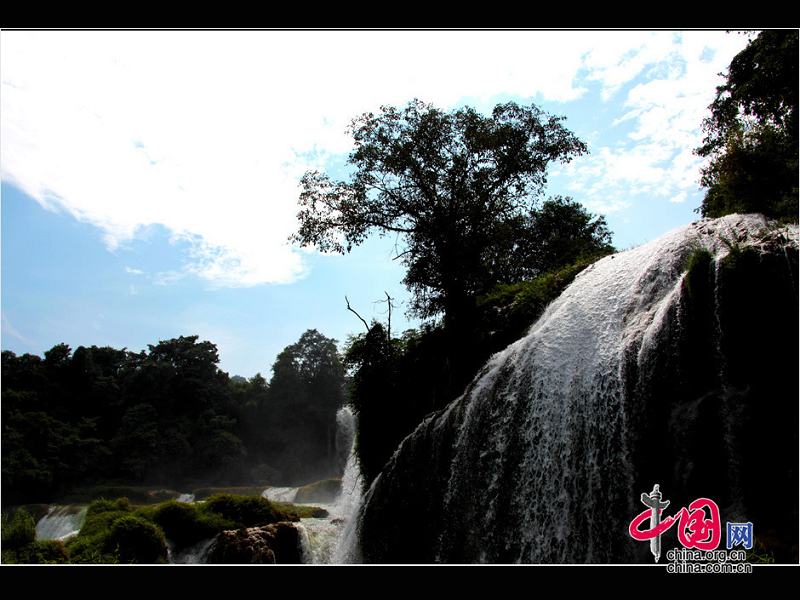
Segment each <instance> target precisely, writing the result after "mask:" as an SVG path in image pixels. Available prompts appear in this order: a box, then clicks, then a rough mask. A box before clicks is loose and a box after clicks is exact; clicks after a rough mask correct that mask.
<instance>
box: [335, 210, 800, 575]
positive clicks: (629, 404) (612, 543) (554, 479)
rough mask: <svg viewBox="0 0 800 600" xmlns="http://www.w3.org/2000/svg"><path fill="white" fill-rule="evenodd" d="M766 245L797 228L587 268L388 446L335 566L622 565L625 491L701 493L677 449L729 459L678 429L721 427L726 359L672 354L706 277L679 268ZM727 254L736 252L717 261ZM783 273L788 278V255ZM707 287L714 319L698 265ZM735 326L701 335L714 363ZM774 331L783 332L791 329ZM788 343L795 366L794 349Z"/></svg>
mask: <svg viewBox="0 0 800 600" xmlns="http://www.w3.org/2000/svg"><path fill="white" fill-rule="evenodd" d="M766 247H769V248H770V249H772V250H775V248H778V251H777V252H773V256H776V255H779V254H780V252H786V248H787V247H788V248H791V249H792V252H793V255H794V256H795V257H796V251H797V228H796V227H788V228H787V227H784V228H779V227H778V226H777V225H775V224H771V223H769V222H767V221H766V220H765V219H764V218H763V217H761V216H758V215H730V216H728V217H723V218H721V219H717V220H715V221H703V222H699V223H695V224H692V225H689V226H686V227H683V228H680V229H677V230H675V231H672V232H670V233H668V234H666V235H664V236H663V237H661V238H659V239H657V240H655V241H653V242H650V243H648V244H645V245H643V246H640V247H638V248H634V249H632V250H629V251H626V252H622V253H618V254H615V255H613V256H608V257H606V258H604V259H602V260H600V261H598V262H597V263H595V264H594V265H592V266H591V267H589V268H587V269H586V270H585V271H584V272H582V273H581V274H580V275H579V276H578V277H577V278H576V279H575V281H574V282H573V283H572V284H571V285H570V286H569V287H568V288H567V289H566V290H565V291H564V292H563V293H562V295H561V296H560V297H559V298H558V299H556V300H555V301H554V302H553V303H552V304H551V305H550V306H549V307H548V308H547V310H546V311H545V313H544V314H543V315H542V316H541V318H540V319H539V320H538V321H537V322H536V323H535V324H534V325H533V326H532V327H531V329H530V330H529V332H528V334H527V335H526V336H525V337H524V338H523V339H521V340H519V341H517V342H516V343H514V344H512V345H511V346H509V347H508V348H506V349H505V350H503V351H501V352H499V353H498V354H496V355H495V356H493V357H492V358H491V359H490V360H489V362H488V363H487V364H486V365H485V367H484V368H483V369H482V371H481V373H480V374H479V375H478V377H477V378H476V379H475V380H474V381H473V383H472V384H471V386H470V387H469V388H468V389H467V391H466V392H465V394H464V395H463V396H462V397H461V398H459V399H457V400H456V401H454V402H453V403H451V404H450V405H449V406H448V407H447V408H446V409H444V410H443V411H440V412H439V413H437V414H434V415H432V416H430V417H429V418H427V419H426V420H425V421H424V422H423V423H422V424H421V425H420V426H419V427H418V428H417V429H416V430H415V431H414V433H412V434H411V435H410V436H408V437H407V438H406V439H405V440H404V441H403V443H402V444H401V445H400V447H399V448H398V450H397V451H396V452H395V455H394V456H393V457H392V459H391V460H390V461H389V463H388V464H387V466H386V467H385V468H384V470H383V472H382V473H381V474H380V475H379V476H378V477H377V478H376V480H375V481H374V482H373V485H372V486H371V487H370V490H369V491H368V493H367V495H366V498H365V500H364V506H363V509H362V510H361V512H360V515H359V519H358V527H357V528H356V527H353V528H352V529H358V534H357V535H355V536H354V535H352V531H350V532H349V533H350V535H351V538H352V537H355V538H358V540H357V541H360V545H361V547H360V548H359V544H358V543H356V541H353V540H352V539H351V540H350V543H349V549H348V552H349V557H348V558H349V559H350V560H358V559H359V558H360V557H362V556H363V558H364V560H365V561H370V562H409V561H410V562H502V563H510V562H534V563H536V562H609V561H612V562H615V561H626V560H635V559H636V558H637V557H638V556H639V554H637V552H638V547H636V545H635V544H634V543H633V542H632V540H631V539H630V538H629V537H628V536H627V533H626V532H627V523H628V522H629V521H630V519H631V518H632V517H633V516H634V515H635V514H637V513H638V512H640V509H641V507H638V508H637V505H636V501H637V499H638V496H639V493H640V492H642V491H648V490H649V489H650V488H652V485H653V483H655V482H657V481H659V479H655V478H661V480H660V481H661V483H662V489H665V491H667V492H668V493H672V494H677V493H678V492H679V491H680V492H685V493H686V494H688V493H690V492H693V491H694V490H703V489H707V488H704V487H703V483H704V482H703V481H700V480H691V481H690V480H689V479H688V478H687V477H688V476H684V475H683V474H676V472H677V470H678V469H677V468H678V466H681V467H682V468H685V469H689V470H691V469H694V470H695V473H696V472H699V471H698V469H699V466H698V465H701V464H702V463H703V460H704V456H698V455H693V456H692V457H690V458H689V459H687V458H685V457H682V454H681V452H684V450H685V449H686V448H692V447H694V446H697V444H701V445H702V444H704V443H705V444H706V445H707V446H708V447H709V448H710V449H713V448H711V447H712V446H714V447H715V448H716V446H720V447H722V449H721V450H719V452H720V453H721V454H720V457H719V458H718V460H719V464H720V465H722V467H721V469H722V470H725V469H728V470H730V469H733V468H734V467H732V466H731V465H736V464H738V463H737V461H739V463H741V462H742V460H741V459H740V458H737V457H735V456H733V454H732V453H731V452H732V451H731V450H730V448H729V449H728V450H726V449H725V446H730V444H728V443H727V442H726V441H725V440H724V439H720V442H719V443H718V444H716V446H715V445H714V444H710V443H708V442H707V441H702V440H703V438H702V437H700V440H701V441H700V442H698V441H697V439H698V435H700V434H697V432H696V431H695V430H694V429H692V428H693V427H695V426H696V427H700V425H695V424H696V423H699V422H700V421H699V420H698V419H699V417H695V416H693V415H694V414H695V413H692V412H691V411H693V410H694V411H695V412H703V411H705V412H703V414H706V413H708V414H712V413H713V414H714V415H718V414H721V415H723V416H722V417H719V418H720V419H721V420H724V419H725V418H726V417H725V416H724V415H725V414H727V413H730V412H731V411H730V409H729V408H726V406H728V405H730V404H731V402H732V401H728V397H727V396H725V392H726V390H729V389H731V388H732V386H731V385H730V384H729V383H726V382H725V381H721V379H722V368H721V363H724V362H725V360H727V359H725V358H724V357H722V356H715V357H711V358H708V357H701V358H702V360H706V358H708V361H707V362H708V365H709V367H708V371H709V373H701V374H698V373H697V372H695V371H692V368H693V366H692V365H691V364H688V366H687V363H688V362H691V361H689V360H688V359H687V358H686V357H687V356H688V357H690V356H692V354H691V352H692V351H691V349H689V350H687V349H686V344H687V339H688V338H687V336H688V335H689V334H688V333H686V332H687V331H691V332H694V331H695V329H696V330H700V325H697V323H694V321H697V322H700V319H699V317H698V316H697V315H698V314H699V311H700V309H697V308H695V306H696V305H700V304H701V302H700V300H702V289H701V288H703V286H704V285H705V284H706V282H707V278H706V279H703V278H702V277H701V278H700V279H699V280H698V281H699V283H697V284H696V285H695V289H694V290H692V289H689V288H688V286H687V285H686V282H685V281H684V280H685V278H686V271H687V263H688V262H691V261H690V257H691V256H692V255H698V254H697V253H698V251H700V254H699V255H698V256H702V253H703V251H704V252H705V253H706V255H710V261H711V264H712V265H713V266H715V267H716V269H717V271H719V270H720V269H721V268H722V267H721V266H720V265H723V263H724V264H725V265H727V267H726V269H728V270H731V269H732V268H733V267H731V266H730V265H731V263H732V262H734V259H735V258H737V257H739V256H741V255H742V249H744V248H753V249H755V250H756V254H755V255H754V256H756V257H758V256H760V255H759V254H758V253H759V252H760V251H761V250H763V249H764V248H766ZM729 255H735V256H733V257H732V258H729V259H726V257H728V256H729ZM748 256H749V255H748ZM753 260H754V261H755V262H756V263H758V261H759V260H762V259H759V258H755V259H753ZM739 262H740V263H741V262H742V261H741V260H740V261H739ZM762 262H763V260H762ZM773 262H774V261H773ZM789 262H791V261H789ZM778 263H779V261H778ZM769 264H772V263H769ZM770 268H772V267H770ZM783 268H784V269H785V270H787V271H789V272H791V270H792V269H794V270H796V269H797V262H796V258H794V264H793V265H792V264H789V268H788V269H786V265H784V267H783ZM779 270H780V266H779V265H778V271H779ZM726 272H727V271H726ZM776 272H777V271H776ZM710 277H711V278H712V279H713V280H714V281H715V282H716V283H714V284H713V288H712V289H711V291H710V292H709V295H710V296H712V299H711V301H710V302H711V303H712V305H713V306H715V307H716V308H713V310H716V311H717V313H716V314H717V318H719V314H720V309H719V306H718V305H719V298H720V297H722V296H724V297H725V298H727V300H726V302H727V304H726V306H729V305H732V304H734V303H735V302H734V300H733V299H731V298H732V295H731V294H728V295H725V294H723V293H722V292H721V291H720V289H719V288H720V286H722V287H725V285H728V284H726V283H725V282H726V281H728V280H727V279H726V277H728V276H727V275H724V274H719V273H715V272H713V271H712V273H711V275H710ZM794 278H795V279H796V275H795V276H794ZM790 280H791V277H788V278H787V277H786V276H785V274H784V275H780V277H779V278H778V279H777V280H776V281H778V283H777V284H776V285H777V286H778V288H780V296H779V303H780V304H781V307H784V306H789V309H787V311H788V313H787V314H789V315H790V318H791V315H792V312H793V313H794V319H795V321H796V294H797V290H796V287H794V288H792V286H793V285H794V284H792V285H790V286H789V287H788V288H787V287H786V286H784V287H780V286H781V285H784V282H785V281H790ZM731 281H734V280H733V279H731ZM770 281H771V280H770ZM720 282H722V284H721V283H720ZM701 284H702V285H701ZM731 285H732V284H731ZM731 285H729V287H731ZM778 288H776V289H778ZM787 291H788V293H787ZM765 293H768V292H765ZM692 294H694V296H692ZM787 297H788V298H789V301H788V303H787V302H784V298H787ZM698 298H700V300H698ZM714 303H716V304H714ZM792 303H794V308H793V309H792V308H791V305H792ZM722 312H724V310H723V311H722ZM728 312H730V310H729V311H728ZM723 316H724V315H723ZM712 317H713V315H712ZM726 318H727V317H726ZM708 320H712V321H713V318H709V319H708ZM740 321H741V319H738V318H737V319H734V320H733V324H731V318H728V323H727V325H726V326H725V331H722V332H721V331H719V330H717V331H716V332H714V331H711V332H710V333H709V334H708V335H709V336H710V337H714V338H715V339H714V342H713V343H714V344H716V345H717V346H720V344H721V345H722V346H725V348H726V350H725V352H727V353H728V354H731V353H733V354H735V353H736V352H738V351H739V350H740V349H739V348H734V347H733V346H732V345H731V343H730V339H732V338H731V336H732V335H733V334H730V333H726V332H727V331H729V330H730V331H737V329H736V328H738V327H739V326H740V325H739V322H740ZM692 323H694V325H693V327H694V328H695V329H691V330H690V329H689V328H688V327H689V325H690V324H692ZM789 329H790V331H792V334H794V333H796V326H795V328H794V329H793V330H792V329H791V324H790V327H789ZM703 331H704V330H703ZM759 333H761V332H760V331H759ZM692 335H695V334H694V333H693V334H692ZM698 335H699V334H698ZM770 335H771V334H770ZM692 339H694V338H692ZM698 339H699V338H698ZM720 339H721V341H720ZM769 339H772V338H769ZM726 340H727V341H726ZM689 342H690V343H689V345H690V346H691V345H692V343H693V342H691V340H689ZM793 343H794V345H795V348H794V356H796V352H797V349H796V339H794V340H793ZM681 344H683V345H681ZM726 344H727V345H726ZM715 353H716V352H715V351H713V350H711V351H709V352H708V354H715ZM775 356H779V354H778V353H775ZM791 356H792V355H790V356H789V359H787V360H788V362H787V363H786V364H787V365H789V366H788V367H787V369H789V375H790V377H789V381H790V382H791V381H792V379H794V385H795V386H796V379H797V371H796V364H797V362H796V358H795V359H794V366H793V367H792V366H791V365H792V359H791ZM698 360H700V359H698ZM780 360H782V359H780ZM696 362H697V361H696ZM701 362H702V361H701ZM792 369H794V371H793V372H792ZM792 373H793V375H792ZM673 380H674V381H673ZM671 386H672V387H671ZM680 386H683V387H680ZM693 386H694V387H693ZM659 387H661V388H664V389H667V388H669V389H674V390H677V393H679V394H686V395H689V394H694V393H695V392H696V398H695V396H691V397H687V398H675V399H669V398H663V397H661V396H660V395H659V394H661V392H660V390H659V389H658V388H659ZM740 387H741V388H742V389H744V388H748V389H749V387H748V386H747V385H745V384H742V385H741V386H740ZM776 389H777V388H776ZM785 393H786V392H784V394H785ZM792 393H793V392H791V385H790V386H789V393H788V396H789V397H790V403H789V407H788V408H787V409H786V413H785V418H787V419H789V420H790V421H791V422H792V423H794V424H796V421H797V419H796V416H795V417H794V419H793V420H792V416H793V415H796V414H797V412H796V401H797V394H796V393H794V397H793V399H792V398H791V394H792ZM662 395H663V394H662ZM690 400H691V401H690ZM791 402H793V403H794V408H792V404H791ZM698 403H700V405H702V410H701V409H697V408H696V405H698ZM720 405H722V406H721V407H720ZM726 411H727V412H726ZM793 411H794V412H793ZM676 415H679V416H678V417H676ZM703 418H704V419H705V418H707V417H703ZM715 418H716V417H715ZM703 422H704V421H703ZM723 429H724V427H723ZM721 435H722V436H723V437H724V436H725V435H728V437H730V436H729V434H725V433H724V432H723V434H721ZM794 435H795V436H796V430H795V434H794ZM681 436H683V437H681ZM687 436H689V437H690V438H691V439H689V437H687ZM692 436H693V437H692ZM684 437H686V438H687V439H686V440H684V439H683V438H684ZM795 439H796V437H795ZM675 440H678V441H675ZM681 440H683V442H686V443H685V444H684V446H681V445H680V444H681V443H682V442H681ZM687 440H688V441H687ZM767 443H769V441H767ZM659 444H662V447H663V449H664V450H663V451H662V450H661V447H659ZM693 445H694V446H693ZM740 446H741V444H740ZM776 447H777V446H776ZM791 447H792V446H791V443H790V442H789V448H791ZM794 447H795V451H796V444H795V446H794ZM703 448H704V450H705V446H703ZM726 452H727V454H725V453H726ZM737 452H738V450H737ZM723 455H724V456H723ZM665 456H668V457H669V458H668V459H667V458H664V457H665ZM656 467H657V468H656ZM715 468H716V467H715ZM712 470H713V469H709V473H710V472H712ZM790 470H791V467H790ZM794 473H795V478H794V486H795V488H796V483H797V480H796V471H794ZM740 478H741V477H740ZM667 479H669V480H668V481H665V480H667ZM712 479H713V478H706V483H708V482H711V481H712ZM715 481H716V480H715ZM720 481H721V479H720ZM673 482H674V483H673ZM665 483H666V484H670V485H671V486H672V487H671V488H670V487H666V488H665V487H664V484H665ZM645 485H649V487H648V488H647V489H645V487H644V486H645ZM714 485H716V484H714ZM640 488H641V489H640ZM715 489H719V490H720V491H719V494H720V495H721V497H726V498H727V496H725V494H727V495H728V496H732V495H735V492H732V491H730V490H731V488H730V485H729V486H728V487H727V488H725V487H724V485H723V484H722V483H720V484H719V485H718V487H717V488H715ZM789 489H791V488H789ZM728 501H729V503H735V502H736V498H733V497H730V498H728ZM751 505H753V506H754V505H755V504H753V503H751ZM795 515H796V511H795ZM795 518H796V517H795ZM795 530H796V527H795ZM339 558H343V557H342V556H341V554H340V555H339Z"/></svg>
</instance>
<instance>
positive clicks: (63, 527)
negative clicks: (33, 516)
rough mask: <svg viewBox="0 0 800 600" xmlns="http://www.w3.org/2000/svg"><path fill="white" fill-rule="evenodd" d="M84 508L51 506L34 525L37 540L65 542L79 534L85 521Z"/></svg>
mask: <svg viewBox="0 0 800 600" xmlns="http://www.w3.org/2000/svg"><path fill="white" fill-rule="evenodd" d="M86 508H87V507H86V506H51V507H50V510H49V511H48V513H47V514H46V515H45V516H43V517H42V518H41V519H39V522H38V523H36V539H37V540H66V539H68V538H71V537H72V536H74V535H77V534H78V532H80V530H81V527H83V522H84V521H85V520H86Z"/></svg>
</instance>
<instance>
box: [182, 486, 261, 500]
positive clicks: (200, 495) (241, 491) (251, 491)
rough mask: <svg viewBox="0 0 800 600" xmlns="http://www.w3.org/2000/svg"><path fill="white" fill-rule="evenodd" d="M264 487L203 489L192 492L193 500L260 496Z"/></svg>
mask: <svg viewBox="0 0 800 600" xmlns="http://www.w3.org/2000/svg"><path fill="white" fill-rule="evenodd" d="M263 491H264V486H263V485H262V486H238V487H237V486H234V487H205V488H198V489H196V490H194V491H193V493H194V498H195V500H205V499H206V498H209V497H211V496H214V495H217V494H230V495H234V496H258V497H260V496H261V493H262V492H263Z"/></svg>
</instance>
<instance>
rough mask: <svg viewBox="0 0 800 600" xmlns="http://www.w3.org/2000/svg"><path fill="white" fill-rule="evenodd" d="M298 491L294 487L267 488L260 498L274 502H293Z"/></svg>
mask: <svg viewBox="0 0 800 600" xmlns="http://www.w3.org/2000/svg"><path fill="white" fill-rule="evenodd" d="M298 489H299V488H296V487H268V488H267V489H265V490H264V491H263V492H261V497H262V498H266V499H267V500H273V501H275V502H294V497H295V496H296V495H297V490H298Z"/></svg>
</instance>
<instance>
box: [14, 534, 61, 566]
mask: <svg viewBox="0 0 800 600" xmlns="http://www.w3.org/2000/svg"><path fill="white" fill-rule="evenodd" d="M3 562H4V563H9V564H24V565H55V564H65V563H68V562H69V554H68V553H67V549H66V547H65V546H64V542H60V541H58V540H42V541H35V542H32V543H30V544H27V545H25V546H23V547H21V548H18V549H17V550H8V551H4V552H3Z"/></svg>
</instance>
